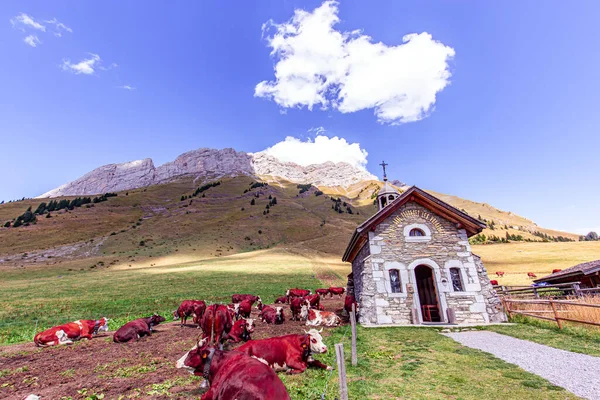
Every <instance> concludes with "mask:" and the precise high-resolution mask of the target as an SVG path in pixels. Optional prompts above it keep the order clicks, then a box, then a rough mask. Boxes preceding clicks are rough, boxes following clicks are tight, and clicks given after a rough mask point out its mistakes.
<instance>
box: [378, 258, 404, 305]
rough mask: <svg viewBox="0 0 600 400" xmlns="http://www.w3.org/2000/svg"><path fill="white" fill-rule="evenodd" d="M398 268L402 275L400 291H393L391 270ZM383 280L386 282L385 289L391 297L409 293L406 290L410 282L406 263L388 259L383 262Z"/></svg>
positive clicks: (400, 275)
mask: <svg viewBox="0 0 600 400" xmlns="http://www.w3.org/2000/svg"><path fill="white" fill-rule="evenodd" d="M391 269H397V270H398V273H399V277H400V293H392V284H391V281H390V272H389V271H390V270H391ZM383 271H384V273H383V281H384V283H385V290H386V291H387V295H388V296H389V297H407V296H408V293H407V290H406V284H407V283H408V270H407V269H406V265H404V264H402V263H400V262H398V261H386V262H384V263H383Z"/></svg>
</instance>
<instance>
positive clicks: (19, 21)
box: [10, 13, 46, 32]
mask: <svg viewBox="0 0 600 400" xmlns="http://www.w3.org/2000/svg"><path fill="white" fill-rule="evenodd" d="M10 23H11V24H12V26H13V27H15V28H18V29H21V30H23V31H24V28H25V27H28V28H33V29H37V30H39V31H42V32H46V27H45V26H44V25H42V24H40V23H39V22H37V21H36V20H35V19H33V17H31V16H29V15H27V14H25V13H21V14H19V15H17V16H16V17H12V18H11V19H10Z"/></svg>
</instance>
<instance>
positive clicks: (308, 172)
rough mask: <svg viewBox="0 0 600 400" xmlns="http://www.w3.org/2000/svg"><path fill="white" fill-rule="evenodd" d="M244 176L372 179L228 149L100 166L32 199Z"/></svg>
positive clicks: (316, 181) (346, 182) (341, 166)
mask: <svg viewBox="0 0 600 400" xmlns="http://www.w3.org/2000/svg"><path fill="white" fill-rule="evenodd" d="M244 175H245V176H252V177H256V178H257V179H260V178H268V177H277V178H282V179H284V180H286V181H289V182H292V183H298V184H313V185H316V186H332V187H334V186H341V187H348V186H350V185H352V184H354V183H357V182H360V181H366V180H374V179H377V178H376V177H375V176H374V175H372V174H370V173H369V172H367V171H365V170H362V169H359V168H356V167H353V166H352V165H350V164H348V163H345V162H338V163H333V162H331V161H328V162H324V163H321V164H311V165H307V166H301V165H299V164H296V163H293V162H285V161H280V160H279V159H277V158H276V157H274V156H271V155H269V154H266V153H265V152H258V153H246V152H241V151H240V152H238V151H236V150H235V149H232V148H225V149H221V150H217V149H210V148H200V149H196V150H191V151H188V152H185V153H183V154H180V155H179V156H178V157H177V158H175V160H173V161H170V162H167V163H165V164H163V165H161V166H158V167H156V166H155V165H154V162H153V161H152V159H151V158H145V159H142V160H135V161H128V162H124V163H119V164H107V165H103V166H101V167H98V168H96V169H94V170H92V171H90V172H88V173H86V174H84V175H83V176H81V177H79V178H77V179H75V180H74V181H71V182H68V183H65V184H63V185H61V186H59V187H57V188H55V189H52V190H50V191H48V192H46V193H44V194H42V195H40V196H38V197H37V198H46V197H59V196H77V195H94V194H101V193H106V192H118V191H123V190H132V189H139V188H142V187H147V186H151V185H156V184H162V183H168V182H171V181H173V180H174V179H177V178H180V177H183V176H192V177H194V179H195V180H198V179H218V178H222V177H233V176H244Z"/></svg>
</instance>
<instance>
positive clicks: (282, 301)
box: [275, 296, 288, 304]
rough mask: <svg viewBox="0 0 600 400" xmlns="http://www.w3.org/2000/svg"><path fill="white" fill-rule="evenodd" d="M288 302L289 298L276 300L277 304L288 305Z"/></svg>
mask: <svg viewBox="0 0 600 400" xmlns="http://www.w3.org/2000/svg"><path fill="white" fill-rule="evenodd" d="M287 302H288V297H287V296H281V297H278V298H277V299H276V300H275V304H286V303H287Z"/></svg>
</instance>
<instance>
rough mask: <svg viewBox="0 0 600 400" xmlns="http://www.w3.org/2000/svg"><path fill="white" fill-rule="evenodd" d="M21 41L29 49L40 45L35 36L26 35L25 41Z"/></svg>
mask: <svg viewBox="0 0 600 400" xmlns="http://www.w3.org/2000/svg"><path fill="white" fill-rule="evenodd" d="M23 41H24V42H25V43H27V44H28V45H30V46H31V47H37V45H38V44H40V43H42V42H40V39H38V37H37V36H36V35H28V36H26V37H25V39H23Z"/></svg>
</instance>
